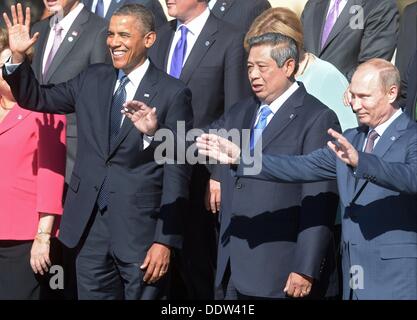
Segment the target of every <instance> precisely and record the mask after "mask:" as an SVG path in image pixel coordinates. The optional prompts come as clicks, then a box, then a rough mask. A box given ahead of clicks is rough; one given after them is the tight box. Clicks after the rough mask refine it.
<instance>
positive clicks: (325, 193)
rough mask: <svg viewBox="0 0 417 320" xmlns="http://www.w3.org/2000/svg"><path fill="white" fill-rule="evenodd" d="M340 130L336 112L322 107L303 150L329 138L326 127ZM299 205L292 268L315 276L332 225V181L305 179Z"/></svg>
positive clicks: (334, 192) (334, 204)
mask: <svg viewBox="0 0 417 320" xmlns="http://www.w3.org/2000/svg"><path fill="white" fill-rule="evenodd" d="M329 128H333V129H334V130H337V131H340V126H339V123H338V120H337V116H336V115H335V114H334V112H333V111H331V110H325V111H323V112H322V113H321V114H320V116H319V117H318V118H317V120H315V121H314V123H313V124H312V126H311V129H310V130H309V132H308V133H307V135H306V138H305V140H304V146H303V154H309V153H310V152H312V151H314V150H316V149H318V148H321V147H323V146H325V145H326V143H327V141H328V140H329V136H328V134H327V130H328V129H329ZM301 198H302V202H301V208H300V218H299V226H298V237H297V246H296V250H295V259H294V266H293V269H292V271H293V272H297V273H301V274H304V275H307V276H310V277H313V278H315V279H319V278H320V269H321V266H322V263H324V259H325V258H326V256H327V252H328V248H329V245H330V241H332V239H333V233H332V229H333V225H334V221H335V216H336V210H337V205H338V196H337V185H336V182H335V181H323V182H315V183H305V184H303V185H302V191H301Z"/></svg>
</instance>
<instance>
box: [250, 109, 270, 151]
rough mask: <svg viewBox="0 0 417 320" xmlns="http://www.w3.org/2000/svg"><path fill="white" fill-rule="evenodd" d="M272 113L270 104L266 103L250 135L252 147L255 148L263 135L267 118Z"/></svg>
mask: <svg viewBox="0 0 417 320" xmlns="http://www.w3.org/2000/svg"><path fill="white" fill-rule="evenodd" d="M271 113H272V110H271V109H270V108H269V106H268V105H266V104H264V105H262V106H261V108H260V112H259V118H258V122H257V123H256V125H255V126H254V127H253V129H252V131H251V135H250V149H251V150H253V149H255V145H256V143H257V142H258V140H259V138H260V137H261V136H262V131H263V130H264V129H265V128H266V125H267V118H268V116H269V115H270V114H271Z"/></svg>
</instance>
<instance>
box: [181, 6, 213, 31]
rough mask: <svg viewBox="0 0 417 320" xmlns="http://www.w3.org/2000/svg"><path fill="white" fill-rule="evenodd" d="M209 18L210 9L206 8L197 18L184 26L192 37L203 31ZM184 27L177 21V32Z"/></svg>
mask: <svg viewBox="0 0 417 320" xmlns="http://www.w3.org/2000/svg"><path fill="white" fill-rule="evenodd" d="M209 16H210V9H209V8H208V7H207V8H206V10H204V11H203V13H201V14H200V15H199V16H198V17H195V18H194V19H193V20H191V21H190V22H189V23H188V24H186V25H185V26H186V27H187V29H188V31H189V32H191V33H192V34H193V35H199V34H200V32H201V30H203V28H204V25H205V24H206V21H207V19H208V18H209ZM182 25H184V24H183V23H181V22H180V21H177V31H178V29H179V28H180V27H181V26H182Z"/></svg>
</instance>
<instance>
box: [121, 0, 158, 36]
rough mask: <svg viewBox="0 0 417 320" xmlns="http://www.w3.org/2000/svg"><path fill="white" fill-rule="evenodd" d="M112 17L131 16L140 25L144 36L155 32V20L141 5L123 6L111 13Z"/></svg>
mask: <svg viewBox="0 0 417 320" xmlns="http://www.w3.org/2000/svg"><path fill="white" fill-rule="evenodd" d="M113 16H133V17H135V18H136V19H137V20H138V21H139V22H140V23H141V24H142V27H143V32H144V33H145V34H147V33H148V32H151V31H155V18H154V15H153V13H152V12H151V11H150V10H149V9H147V8H146V7H145V6H143V5H141V4H137V3H130V4H125V5H123V6H121V7H120V8H119V9H117V10H116V12H115V13H113Z"/></svg>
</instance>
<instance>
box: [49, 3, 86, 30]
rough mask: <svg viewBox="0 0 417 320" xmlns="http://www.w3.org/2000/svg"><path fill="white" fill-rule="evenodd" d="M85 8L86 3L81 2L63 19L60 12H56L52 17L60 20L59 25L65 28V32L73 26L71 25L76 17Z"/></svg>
mask: <svg viewBox="0 0 417 320" xmlns="http://www.w3.org/2000/svg"><path fill="white" fill-rule="evenodd" d="M83 8H84V4H82V3H79V4H78V5H77V6H76V7H75V8H74V9H73V10H71V11H70V12H69V13H68V14H67V15H66V16H65V17H63V18H62V19H59V18H60V16H59V14H58V13H56V14H55V16H54V17H53V18H52V19H55V21H56V20H58V23H59V25H60V26H61V27H62V29H63V30H64V33H67V32H68V30H69V28H71V25H72V24H73V22H74V21H75V19H76V18H77V17H78V15H79V14H80V12H81V10H82V9H83Z"/></svg>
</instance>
